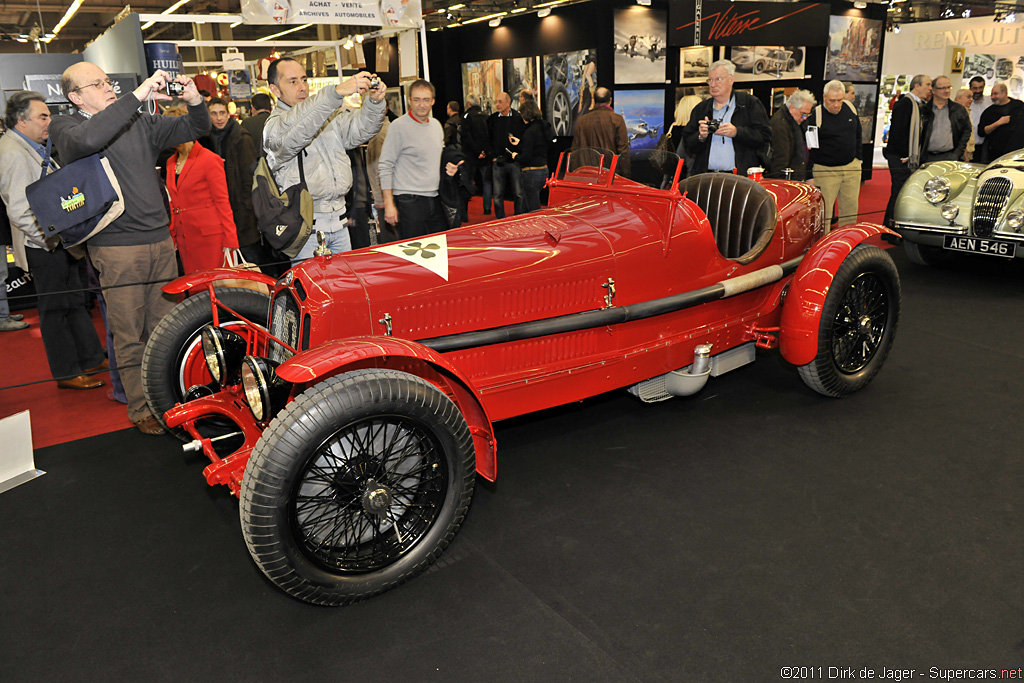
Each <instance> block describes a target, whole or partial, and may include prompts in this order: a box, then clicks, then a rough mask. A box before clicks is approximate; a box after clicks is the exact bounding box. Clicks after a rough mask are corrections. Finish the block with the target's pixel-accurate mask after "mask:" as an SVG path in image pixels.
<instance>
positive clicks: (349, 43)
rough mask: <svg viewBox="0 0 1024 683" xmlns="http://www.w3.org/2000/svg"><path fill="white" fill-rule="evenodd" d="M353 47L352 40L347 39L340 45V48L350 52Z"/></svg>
mask: <svg viewBox="0 0 1024 683" xmlns="http://www.w3.org/2000/svg"><path fill="white" fill-rule="evenodd" d="M354 45H355V43H353V42H352V39H351V38H347V39H346V40H345V44H344V45H342V47H343V48H345V49H346V50H351V49H352V47H353V46H354Z"/></svg>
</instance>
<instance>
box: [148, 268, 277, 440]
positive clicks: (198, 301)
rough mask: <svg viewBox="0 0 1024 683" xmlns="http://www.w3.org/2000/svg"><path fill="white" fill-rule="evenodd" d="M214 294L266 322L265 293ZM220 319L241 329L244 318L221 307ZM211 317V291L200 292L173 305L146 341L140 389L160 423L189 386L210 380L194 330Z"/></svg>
mask: <svg viewBox="0 0 1024 683" xmlns="http://www.w3.org/2000/svg"><path fill="white" fill-rule="evenodd" d="M217 298H218V299H220V300H221V301H223V302H224V305H225V306H228V307H229V308H231V309H232V310H234V311H237V312H238V314H239V315H241V316H243V317H245V318H248V319H249V320H251V321H252V322H254V323H257V324H260V325H266V324H267V319H268V316H269V314H270V297H268V296H267V295H266V294H263V293H261V292H257V291H255V290H252V289H243V288H239V287H225V288H222V289H221V288H218V289H217ZM219 320H220V323H221V326H222V327H227V328H228V329H233V330H234V331H236V332H238V333H239V334H242V335H244V334H245V325H244V323H241V322H240V321H238V320H237V319H236V318H235V317H234V316H231V315H229V314H228V313H227V312H226V311H224V310H221V312H220V316H219ZM211 322H213V309H212V308H211V306H210V295H209V293H207V292H201V293H199V294H196V295H194V296H190V297H188V298H187V299H185V300H184V301H182V302H181V303H180V304H178V305H177V306H175V307H174V308H172V309H171V312H170V313H168V314H167V315H166V316H164V318H163V319H162V320H161V321H160V322H159V323H157V326H156V327H155V328H154V329H153V334H151V335H150V336H149V340H148V341H147V342H146V349H145V351H143V354H142V392H143V394H144V395H145V396H146V403H147V404H148V405H149V409H150V410H151V411H152V412H153V415H155V416H156V418H157V419H158V420H160V422H161V423H163V420H164V413H166V412H167V411H168V410H170V409H171V408H173V407H174V404H175V403H180V402H181V401H182V399H183V398H184V396H185V392H186V391H187V390H188V389H189V387H192V386H194V385H197V384H200V385H202V384H209V383H211V382H213V377H212V376H211V375H210V371H209V369H208V368H207V367H206V361H205V359H204V358H203V351H202V348H201V344H200V341H199V331H200V330H201V329H202V328H203V327H204V326H206V325H208V324H209V323H211ZM203 422H205V423H208V425H207V426H209V427H211V429H210V430H200V431H201V432H203V433H204V435H205V436H215V435H217V434H218V433H224V432H225V431H234V426H233V425H230V424H225V421H224V420H220V419H209V420H204V421H203ZM171 431H172V432H173V433H174V435H175V436H177V437H178V438H180V439H182V440H183V441H189V440H191V439H192V437H191V436H189V435H188V433H187V432H185V431H184V430H182V429H174V430H171ZM207 431H209V433H206V432H207ZM235 447H236V448H237V445H236V446H235Z"/></svg>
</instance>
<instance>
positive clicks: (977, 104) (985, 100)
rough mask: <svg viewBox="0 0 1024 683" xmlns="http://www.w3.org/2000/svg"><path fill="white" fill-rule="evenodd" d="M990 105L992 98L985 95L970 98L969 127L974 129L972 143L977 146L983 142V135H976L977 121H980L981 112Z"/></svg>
mask: <svg viewBox="0 0 1024 683" xmlns="http://www.w3.org/2000/svg"><path fill="white" fill-rule="evenodd" d="M991 106H992V98H991V97H988V96H985V97H982V98H981V99H980V100H977V101H975V100H971V128H973V129H974V144H975V146H976V148H977V147H981V143H983V142H985V136H984V135H978V122H979V121H981V112H983V111H985V110H986V109H988V108H989V107H991Z"/></svg>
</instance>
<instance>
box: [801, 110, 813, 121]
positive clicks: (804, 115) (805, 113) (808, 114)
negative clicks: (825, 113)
mask: <svg viewBox="0 0 1024 683" xmlns="http://www.w3.org/2000/svg"><path fill="white" fill-rule="evenodd" d="M810 115H811V112H800V120H801V121H803V120H804V119H806V118H807V117H808V116H810Z"/></svg>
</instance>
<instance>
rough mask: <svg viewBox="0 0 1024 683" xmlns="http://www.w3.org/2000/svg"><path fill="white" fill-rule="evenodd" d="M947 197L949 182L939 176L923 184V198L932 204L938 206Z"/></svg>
mask: <svg viewBox="0 0 1024 683" xmlns="http://www.w3.org/2000/svg"><path fill="white" fill-rule="evenodd" d="M948 197H949V181H948V180H946V179H945V178H943V177H942V176H939V177H937V178H932V179H931V180H929V181H928V182H926V183H925V184H924V198H925V199H927V200H928V201H929V202H931V203H932V204H939V203H941V202H944V201H946V199H947V198H948Z"/></svg>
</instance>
